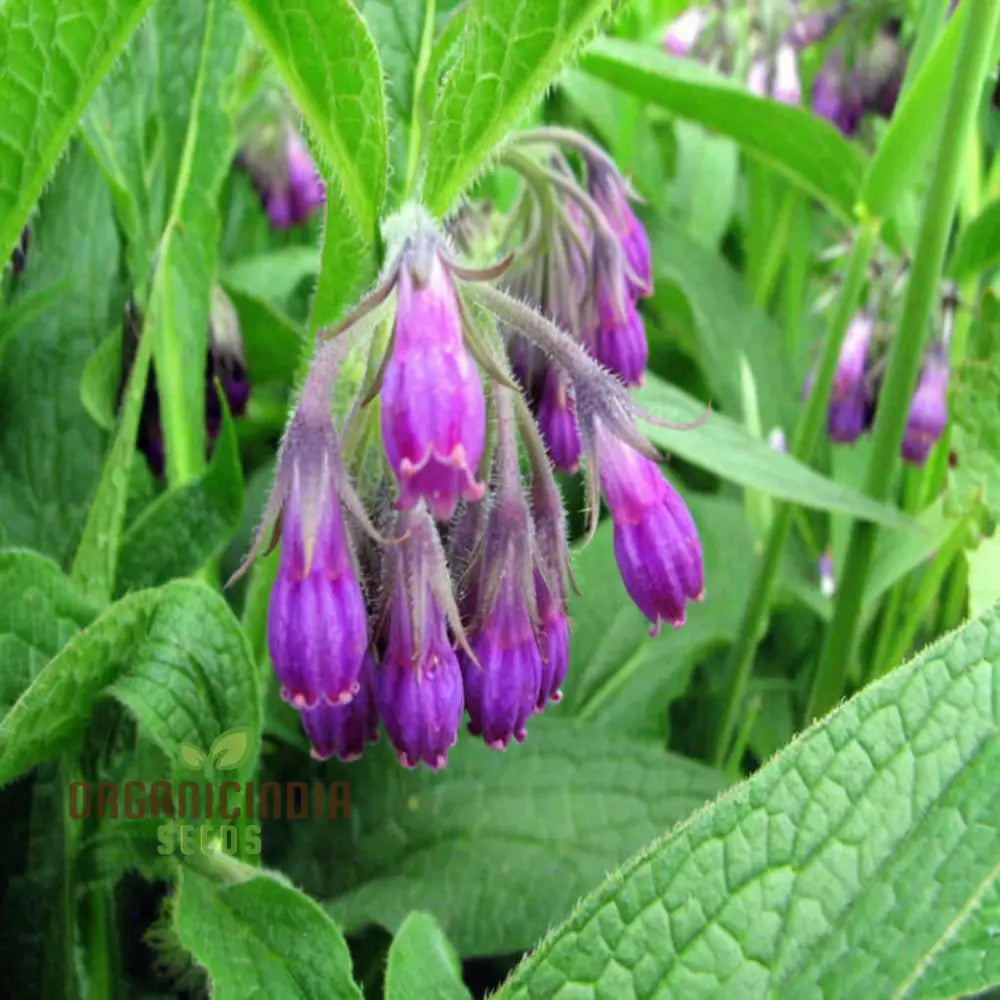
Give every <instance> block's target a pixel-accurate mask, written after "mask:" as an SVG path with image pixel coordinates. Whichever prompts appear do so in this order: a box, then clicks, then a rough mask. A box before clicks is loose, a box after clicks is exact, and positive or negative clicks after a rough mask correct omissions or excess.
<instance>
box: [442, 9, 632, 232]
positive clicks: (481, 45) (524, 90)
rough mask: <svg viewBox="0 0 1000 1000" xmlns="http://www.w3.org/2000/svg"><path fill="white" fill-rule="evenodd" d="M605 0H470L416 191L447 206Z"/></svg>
mask: <svg viewBox="0 0 1000 1000" xmlns="http://www.w3.org/2000/svg"><path fill="white" fill-rule="evenodd" d="M611 7H612V3H611V2H610V0H471V3H470V4H469V7H468V8H467V9H466V10H465V12H464V13H463V15H462V30H461V35H460V36H459V38H458V40H457V42H456V43H455V44H456V47H457V54H456V55H455V56H454V61H453V62H452V64H451V66H450V68H449V69H448V71H447V72H446V73H445V76H444V80H443V82H442V85H441V90H440V93H439V94H438V98H437V102H436V104H435V105H434V109H433V111H432V113H431V123H432V124H431V128H430V134H429V137H428V149H427V173H426V175H425V179H424V188H423V198H424V202H425V204H426V205H427V207H428V208H429V209H430V210H431V212H433V213H434V214H435V215H439V216H440V215H444V214H446V213H447V212H448V211H449V210H450V209H451V208H452V207H453V206H454V204H455V202H456V201H457V200H458V199H459V197H461V195H462V193H463V192H464V191H465V189H466V188H467V187H468V186H469V185H470V184H471V183H472V182H473V181H474V180H475V179H476V177H477V175H478V174H479V173H480V172H481V171H482V170H483V169H484V168H485V167H486V165H487V162H488V160H489V158H490V157H491V156H492V155H493V153H494V152H495V151H496V149H497V147H498V146H499V145H500V144H501V143H502V142H503V140H504V139H505V138H506V136H507V134H508V132H509V131H510V130H511V128H513V126H515V125H516V124H517V123H518V122H519V121H520V120H521V118H522V117H524V115H525V113H526V112H527V111H528V110H529V109H530V108H531V106H532V105H533V104H534V102H535V101H537V100H538V99H539V98H540V97H541V96H542V93H543V92H544V90H545V88H546V87H548V86H549V85H550V84H551V83H552V82H553V80H554V79H555V77H556V75H557V74H558V72H559V71H560V70H561V69H562V68H563V66H564V65H565V64H566V63H567V62H568V61H569V59H570V58H572V56H573V55H574V54H575V53H576V52H577V51H578V50H579V48H580V47H581V46H582V45H583V43H584V42H585V41H587V40H588V39H589V38H590V36H591V35H592V34H593V33H594V31H595V30H596V29H597V27H598V25H599V24H600V22H601V18H602V17H603V16H604V14H605V13H606V12H607V11H608V10H610V9H611Z"/></svg>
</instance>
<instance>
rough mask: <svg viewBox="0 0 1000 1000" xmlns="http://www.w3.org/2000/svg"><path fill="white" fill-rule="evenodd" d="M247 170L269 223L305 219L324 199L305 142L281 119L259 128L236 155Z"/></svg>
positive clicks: (290, 223)
mask: <svg viewBox="0 0 1000 1000" xmlns="http://www.w3.org/2000/svg"><path fill="white" fill-rule="evenodd" d="M236 165H237V166H238V167H240V168H242V169H245V170H247V171H248V172H249V174H250V177H251V179H252V180H253V183H254V187H256V189H257V193H258V194H259V195H260V199H261V202H262V203H263V205H264V208H265V210H266V211H267V215H268V218H269V219H270V220H271V225H272V226H274V227H275V228H276V229H288V228H289V227H291V226H297V225H300V224H301V223H303V222H306V221H307V220H308V219H309V217H310V216H311V215H312V214H313V212H315V211H316V209H317V208H319V206H320V205H322V204H323V202H324V201H325V200H326V188H325V186H324V185H323V181H322V180H321V179H320V176H319V174H318V172H317V170H316V165H315V164H314V163H313V160H312V157H311V156H310V155H309V150H308V149H307V148H306V145H305V143H304V142H303V141H302V139H301V138H300V136H299V134H298V133H297V132H296V131H295V129H294V128H293V127H292V125H291V124H289V123H288V122H285V121H281V122H278V123H276V124H272V125H271V126H269V127H267V128H264V129H261V130H259V134H257V135H254V136H252V137H251V139H250V141H249V142H248V143H247V145H246V147H245V148H244V149H242V150H241V151H240V153H239V154H238V155H237V157H236Z"/></svg>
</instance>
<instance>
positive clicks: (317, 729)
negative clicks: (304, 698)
mask: <svg viewBox="0 0 1000 1000" xmlns="http://www.w3.org/2000/svg"><path fill="white" fill-rule="evenodd" d="M372 672H373V666H372V660H371V657H370V656H366V657H365V661H364V665H363V667H362V669H361V676H360V678H359V683H360V685H361V686H360V689H359V690H358V693H357V694H356V695H355V696H354V697H353V698H352V699H351V700H350V701H349V702H348V703H347V704H336V705H331V704H330V703H329V702H326V701H322V700H320V701H319V702H317V703H316V705H315V706H314V707H313V708H304V709H302V711H301V713H300V715H301V717H302V728H303V729H304V730H305V733H306V736H308V737H309V743H310V744H311V746H312V756H313V757H314V758H315V759H316V760H328V759H329V758H330V757H338V758H339V759H340V760H342V761H345V762H348V761H352V760H357V759H358V758H359V757H361V755H362V754H363V753H364V752H365V745H366V744H367V743H372V742H374V741H375V740H377V739H378V713H377V711H376V709H375V698H374V694H373V692H372Z"/></svg>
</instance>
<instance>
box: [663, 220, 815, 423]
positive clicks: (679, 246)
mask: <svg viewBox="0 0 1000 1000" xmlns="http://www.w3.org/2000/svg"><path fill="white" fill-rule="evenodd" d="M650 236H651V238H652V242H653V261H654V262H655V264H654V266H655V268H656V281H657V283H658V284H660V285H662V284H674V285H676V286H677V287H678V288H679V289H680V290H681V292H682V293H683V295H684V297H685V298H686V299H687V301H688V304H689V306H690V308H691V312H692V315H693V316H694V319H695V323H696V325H697V328H698V345H699V347H700V352H699V360H700V361H701V367H702V370H703V371H704V373H705V377H706V379H707V380H708V383H709V385H710V386H711V387H712V392H713V394H714V396H715V401H717V402H718V403H720V404H721V405H722V406H723V408H724V409H725V410H727V411H728V412H729V413H730V415H732V416H733V417H734V418H738V417H740V416H742V415H743V386H742V372H741V366H740V357H741V356H742V357H745V358H746V360H747V363H748V364H749V365H750V369H751V371H752V372H753V377H754V382H755V383H756V386H757V394H758V397H759V399H760V410H761V412H760V421H761V425H762V426H763V427H765V428H767V429H768V430H770V429H771V428H772V427H790V426H792V423H793V420H794V418H795V416H796V414H797V406H796V404H797V396H798V386H797V385H796V384H795V378H794V373H793V371H792V366H791V364H790V363H789V357H788V349H787V346H786V343H785V334H784V332H783V331H782V329H781V327H780V326H778V324H777V323H775V322H774V320H773V319H771V317H770V316H768V315H767V313H765V312H764V311H763V310H761V309H758V308H757V307H756V306H755V305H754V303H753V298H752V296H751V294H750V290H749V289H748V288H747V285H746V282H745V281H744V280H743V278H742V277H741V276H740V275H739V274H737V272H736V271H735V270H734V269H733V268H732V267H731V266H730V265H729V264H728V263H727V262H726V261H725V260H724V259H723V258H722V257H721V256H720V255H719V254H717V253H714V252H712V251H710V250H706V249H705V248H704V247H702V246H699V245H698V244H697V243H696V242H695V241H694V240H693V239H692V238H691V237H690V236H688V235H687V234H686V233H684V232H683V230H681V229H680V228H679V227H678V226H677V225H675V224H674V223H671V222H667V221H666V220H665V219H659V218H654V219H653V220H651V225H650Z"/></svg>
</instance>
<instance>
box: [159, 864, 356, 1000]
mask: <svg viewBox="0 0 1000 1000" xmlns="http://www.w3.org/2000/svg"><path fill="white" fill-rule="evenodd" d="M225 864H226V868H227V869H228V873H229V876H230V880H229V881H225V882H222V883H219V882H215V881H213V880H212V879H210V878H207V877H206V876H205V875H203V874H201V873H199V872H197V871H195V870H193V869H191V868H185V869H183V872H182V874H181V876H180V880H179V884H178V887H177V890H176V891H177V897H176V901H175V905H174V924H173V926H174V930H175V932H176V934H177V937H178V940H179V941H180V943H181V944H182V945H183V946H184V947H185V948H186V949H187V950H188V951H189V952H191V954H192V955H193V956H194V958H195V960H196V961H197V962H198V963H199V964H200V965H202V966H204V967H205V969H206V970H207V971H208V974H209V977H210V979H211V982H212V996H213V997H216V998H217V1000H246V998H247V997H273V998H274V1000H313V998H315V997H329V998H330V1000H361V991H360V990H359V989H358V987H357V986H356V985H355V984H354V981H353V979H352V978H351V956H350V953H349V952H348V950H347V945H346V943H345V942H344V938H343V937H342V936H341V933H340V931H339V930H337V927H336V925H335V924H334V923H333V921H331V920H330V918H329V917H328V916H327V915H326V914H325V913H324V912H323V910H322V909H321V908H320V907H319V906H318V905H317V904H316V903H315V902H314V901H313V900H311V899H310V898H309V897H308V896H305V895H303V894H302V893H301V892H299V891H298V890H297V889H296V888H294V887H293V886H291V885H289V884H287V883H286V882H284V881H282V880H280V879H279V878H278V877H277V876H272V875H270V874H269V873H265V872H261V871H260V869H256V868H248V867H246V866H241V865H238V864H237V863H236V862H233V861H228V860H227V861H226V862H225Z"/></svg>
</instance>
